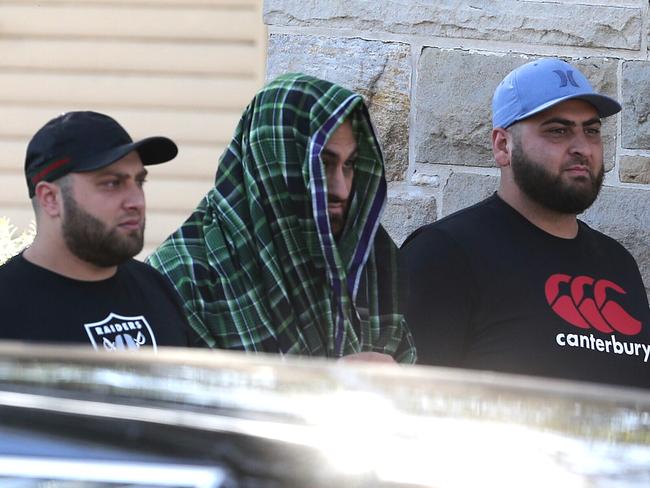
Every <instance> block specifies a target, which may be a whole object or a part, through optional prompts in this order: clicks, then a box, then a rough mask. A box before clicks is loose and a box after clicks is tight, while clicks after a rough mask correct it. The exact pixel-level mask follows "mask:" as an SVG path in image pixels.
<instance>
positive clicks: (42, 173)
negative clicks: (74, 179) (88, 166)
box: [32, 158, 70, 185]
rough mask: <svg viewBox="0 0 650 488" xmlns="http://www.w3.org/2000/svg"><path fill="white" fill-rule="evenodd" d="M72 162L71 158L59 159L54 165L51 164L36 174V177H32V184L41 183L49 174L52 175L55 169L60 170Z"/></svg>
mask: <svg viewBox="0 0 650 488" xmlns="http://www.w3.org/2000/svg"><path fill="white" fill-rule="evenodd" d="M69 162H70V158H63V159H59V160H57V161H54V162H53V163H50V164H49V165H47V166H46V167H45V168H43V169H42V170H40V171H39V172H38V173H36V174H35V175H34V176H32V184H34V185H35V184H36V183H38V182H39V181H41V180H42V179H43V178H45V177H46V176H47V175H48V174H50V173H51V172H52V171H54V170H55V169H58V168H60V167H61V166H63V165H65V164H68V163H69Z"/></svg>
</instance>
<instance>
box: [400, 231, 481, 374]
mask: <svg viewBox="0 0 650 488" xmlns="http://www.w3.org/2000/svg"><path fill="white" fill-rule="evenodd" d="M400 266H401V267H402V269H403V271H404V273H405V274H406V279H407V285H408V293H407V300H406V321H407V323H408V324H409V326H410V329H411V332H412V334H413V338H414V341H415V345H416V347H417V351H418V363H419V364H428V365H440V366H461V365H462V362H463V358H464V355H465V350H466V342H467V337H468V333H469V329H470V327H471V318H472V309H473V299H472V297H473V292H472V286H471V284H472V283H473V276H472V271H471V269H470V266H469V263H468V262H467V259H466V258H465V255H464V253H463V251H462V249H461V248H460V246H458V245H457V243H456V242H455V241H454V240H453V239H452V238H451V237H449V236H448V235H447V234H446V233H445V232H443V231H440V230H438V229H432V228H429V229H424V230H423V231H422V232H420V233H419V234H417V235H416V236H415V237H413V238H412V239H409V240H407V241H406V243H405V244H404V246H403V247H402V249H401V250H400Z"/></svg>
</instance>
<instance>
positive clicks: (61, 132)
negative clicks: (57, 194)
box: [25, 111, 178, 198]
mask: <svg viewBox="0 0 650 488" xmlns="http://www.w3.org/2000/svg"><path fill="white" fill-rule="evenodd" d="M131 151H137V152H138V154H139V155H140V159H141V160H142V164H144V165H150V164H160V163H164V162H166V161H169V160H170V159H174V158H175V157H176V154H178V147H176V144H174V141H172V140H171V139H168V138H167V137H147V138H146V139H142V140H140V141H137V142H133V139H131V136H130V135H129V134H128V133H127V132H126V130H124V128H123V127H122V126H121V125H120V124H119V123H117V121H116V120H114V119H112V118H111V117H109V116H108V115H104V114H100V113H97V112H89V111H85V112H67V113H65V114H63V115H59V116H58V117H56V118H54V119H52V120H50V121H49V122H48V123H47V124H45V125H44V126H43V127H42V128H41V129H40V130H39V131H38V132H37V133H36V134H35V135H34V137H32V140H31V141H29V144H28V145H27V155H26V156H25V177H26V178H27V188H28V189H29V197H30V198H31V197H33V196H34V194H35V188H36V185H37V184H38V183H39V182H41V181H54V180H57V179H59V178H61V177H62V176H65V175H67V174H68V173H83V172H86V171H94V170H97V169H100V168H103V167H105V166H108V165H109V164H113V163H114V162H116V161H117V160H119V159H122V158H123V157H124V156H126V155H127V154H128V153H130V152H131Z"/></svg>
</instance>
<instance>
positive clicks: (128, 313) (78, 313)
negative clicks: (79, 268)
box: [0, 255, 191, 351]
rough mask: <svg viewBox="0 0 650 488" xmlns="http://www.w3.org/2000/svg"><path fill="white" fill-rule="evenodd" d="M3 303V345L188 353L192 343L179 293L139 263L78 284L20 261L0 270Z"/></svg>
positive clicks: (0, 311) (14, 260) (0, 312)
mask: <svg viewBox="0 0 650 488" xmlns="http://www.w3.org/2000/svg"><path fill="white" fill-rule="evenodd" d="M0 297H1V298H0V317H2V318H1V320H2V322H1V324H2V325H1V326H0V338H1V339H13V340H22V341H36V342H48V343H83V344H90V345H92V346H93V347H94V348H95V349H98V350H109V351H119V350H124V349H139V348H140V347H152V348H153V349H154V350H156V349H157V347H158V346H179V347H184V346H188V344H189V342H188V341H189V338H190V337H191V333H190V331H189V326H188V324H187V320H186V319H185V316H184V314H183V311H182V308H181V305H180V303H179V299H178V296H177V294H176V292H175V291H174V290H173V289H172V288H171V287H170V286H169V284H168V283H167V281H166V280H165V279H164V278H163V277H162V276H161V275H160V274H159V273H158V272H157V271H156V270H155V269H153V268H151V267H150V266H148V265H146V264H144V263H141V262H138V261H136V260H134V259H131V260H129V261H127V262H126V263H124V264H121V265H120V266H118V268H117V272H116V273H115V275H114V276H112V277H111V278H108V279H106V280H101V281H79V280H74V279H71V278H67V277H65V276H62V275H60V274H57V273H54V272H52V271H49V270H47V269H45V268H42V267H40V266H36V265H34V264H32V263H30V262H29V261H27V260H26V259H25V258H24V257H23V256H22V255H18V256H15V257H14V258H12V259H10V260H9V261H8V262H6V263H5V264H4V265H2V266H0Z"/></svg>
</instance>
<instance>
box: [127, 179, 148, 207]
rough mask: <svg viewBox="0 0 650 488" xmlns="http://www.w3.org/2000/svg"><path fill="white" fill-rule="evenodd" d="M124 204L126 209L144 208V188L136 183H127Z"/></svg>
mask: <svg viewBox="0 0 650 488" xmlns="http://www.w3.org/2000/svg"><path fill="white" fill-rule="evenodd" d="M124 206H125V207H126V208H128V209H137V210H140V211H142V210H144V207H145V200H144V190H143V189H142V186H140V185H139V184H137V183H132V184H129V185H128V189H127V194H126V196H125V199H124Z"/></svg>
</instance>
